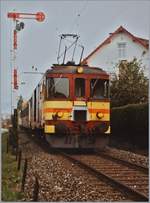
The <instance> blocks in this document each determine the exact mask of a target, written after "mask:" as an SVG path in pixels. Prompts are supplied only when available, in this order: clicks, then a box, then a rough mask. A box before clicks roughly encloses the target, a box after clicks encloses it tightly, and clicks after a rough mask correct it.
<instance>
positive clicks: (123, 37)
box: [82, 26, 149, 76]
mask: <svg viewBox="0 0 150 203" xmlns="http://www.w3.org/2000/svg"><path fill="white" fill-rule="evenodd" d="M134 57H136V58H137V59H141V60H142V63H143V65H145V74H146V75H147V76H148V67H149V40H147V39H142V38H139V37H136V36H134V35H133V34H131V33H130V32H128V31H127V30H126V29H125V28H123V27H122V26H120V27H119V28H118V29H117V30H116V31H115V32H113V33H110V35H109V37H108V38H107V39H106V40H105V41H104V42H102V43H101V44H100V45H99V46H98V47H97V48H96V49H95V50H93V51H92V52H91V53H90V54H89V55H88V56H87V57H86V58H84V59H83V61H82V64H88V65H89V66H96V67H100V68H102V69H104V70H106V71H108V72H109V73H113V72H114V71H116V70H115V69H114V67H115V65H116V64H117V63H118V62H119V61H120V60H127V61H131V60H132V59H133V58H134Z"/></svg>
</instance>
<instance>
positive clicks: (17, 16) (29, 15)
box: [7, 12, 45, 115]
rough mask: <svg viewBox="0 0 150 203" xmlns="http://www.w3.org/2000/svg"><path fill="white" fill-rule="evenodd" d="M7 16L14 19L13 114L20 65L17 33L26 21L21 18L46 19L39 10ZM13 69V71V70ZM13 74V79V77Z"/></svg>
mask: <svg viewBox="0 0 150 203" xmlns="http://www.w3.org/2000/svg"><path fill="white" fill-rule="evenodd" d="M7 17H8V18H10V19H12V20H13V23H14V25H13V37H12V38H13V42H12V56H11V115H12V114H13V112H12V106H13V99H12V97H13V94H12V84H13V89H14V90H18V82H17V81H18V67H17V64H16V58H17V57H16V55H17V48H18V44H17V34H18V32H19V31H21V30H22V29H24V25H25V24H24V22H20V21H19V19H30V20H31V19H32V20H36V21H38V22H43V21H44V19H45V14H44V13H43V12H37V13H36V14H33V13H17V12H8V14H7ZM12 70H13V72H12ZM12 76H13V79H12Z"/></svg>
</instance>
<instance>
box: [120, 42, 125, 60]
mask: <svg viewBox="0 0 150 203" xmlns="http://www.w3.org/2000/svg"><path fill="white" fill-rule="evenodd" d="M118 57H119V58H124V57H126V43H125V42H121V43H118Z"/></svg>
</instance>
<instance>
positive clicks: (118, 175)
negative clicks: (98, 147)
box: [61, 152, 149, 201]
mask: <svg viewBox="0 0 150 203" xmlns="http://www.w3.org/2000/svg"><path fill="white" fill-rule="evenodd" d="M61 154H62V155H63V156H65V157H66V158H67V159H69V160H70V161H72V162H73V163H75V164H77V165H78V166H79V167H82V168H84V169H85V170H88V172H90V173H92V174H93V175H94V176H96V177H97V178H99V179H100V180H103V181H105V182H107V183H108V184H110V185H112V186H113V187H115V188H117V189H118V190H120V191H121V192H123V193H128V195H129V196H130V199H132V200H133V201H148V191H149V188H148V168H146V167H142V166H139V165H137V164H132V163H130V162H127V161H125V160H121V159H117V158H113V157H111V156H109V155H107V154H106V153H98V154H96V155H68V154H66V153H64V152H61Z"/></svg>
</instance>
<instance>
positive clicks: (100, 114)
mask: <svg viewBox="0 0 150 203" xmlns="http://www.w3.org/2000/svg"><path fill="white" fill-rule="evenodd" d="M96 116H97V118H99V119H101V118H103V117H104V114H103V113H100V112H97V113H96Z"/></svg>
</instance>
